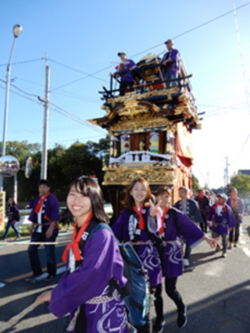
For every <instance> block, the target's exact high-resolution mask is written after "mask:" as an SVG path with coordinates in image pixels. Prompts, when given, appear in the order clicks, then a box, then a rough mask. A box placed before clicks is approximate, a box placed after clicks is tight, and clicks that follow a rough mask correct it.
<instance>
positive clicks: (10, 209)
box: [3, 197, 20, 239]
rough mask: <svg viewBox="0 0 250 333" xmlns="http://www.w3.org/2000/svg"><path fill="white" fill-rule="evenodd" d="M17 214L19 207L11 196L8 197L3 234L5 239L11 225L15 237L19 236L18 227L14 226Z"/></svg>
mask: <svg viewBox="0 0 250 333" xmlns="http://www.w3.org/2000/svg"><path fill="white" fill-rule="evenodd" d="M18 214H19V209H18V206H17V204H16V203H15V199H14V198H13V197H10V198H9V200H8V206H7V211H6V215H7V217H8V222H7V225H6V229H5V233H4V235H3V239H5V238H6V237H7V236H8V233H9V229H10V227H12V229H13V230H14V231H15V233H16V236H17V238H20V233H19V231H18V229H17V228H16V227H15V223H16V220H17V218H18Z"/></svg>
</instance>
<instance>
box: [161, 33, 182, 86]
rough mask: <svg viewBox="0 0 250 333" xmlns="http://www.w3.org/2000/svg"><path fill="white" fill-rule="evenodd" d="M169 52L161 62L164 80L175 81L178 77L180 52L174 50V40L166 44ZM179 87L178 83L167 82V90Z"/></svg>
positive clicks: (169, 40)
mask: <svg viewBox="0 0 250 333" xmlns="http://www.w3.org/2000/svg"><path fill="white" fill-rule="evenodd" d="M165 44H166V46H167V49H168V52H166V53H165V54H164V56H163V58H162V60H161V65H162V71H163V76H164V80H165V81H168V80H173V79H177V77H178V69H179V66H178V58H179V57H180V53H179V51H178V50H176V49H174V48H173V46H174V42H173V41H172V39H168V40H167V41H166V42H165ZM177 85H178V83H177V80H176V81H170V82H166V87H167V89H168V88H170V87H176V86H177Z"/></svg>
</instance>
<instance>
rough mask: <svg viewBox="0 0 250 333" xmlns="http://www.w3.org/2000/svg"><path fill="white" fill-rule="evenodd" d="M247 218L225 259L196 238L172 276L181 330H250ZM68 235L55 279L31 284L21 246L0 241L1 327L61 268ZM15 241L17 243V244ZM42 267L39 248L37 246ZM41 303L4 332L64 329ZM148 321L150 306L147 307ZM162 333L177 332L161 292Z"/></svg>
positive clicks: (190, 332) (171, 308) (172, 308)
mask: <svg viewBox="0 0 250 333" xmlns="http://www.w3.org/2000/svg"><path fill="white" fill-rule="evenodd" d="M249 234H250V217H246V218H245V220H244V225H243V228H242V234H241V242H240V245H239V247H238V248H234V249H232V250H231V251H228V256H227V258H226V259H223V258H221V253H216V254H215V252H214V251H213V250H211V249H210V248H209V246H208V245H207V244H206V243H205V242H202V243H201V244H200V245H199V246H198V247H197V248H195V249H194V250H193V252H192V255H191V268H189V269H187V270H186V271H185V273H184V275H183V276H181V277H180V278H179V279H178V290H179V292H180V293H181V294H182V297H183V300H184V302H185V303H186V305H187V307H188V324H187V326H186V327H185V328H183V329H182V330H181V332H183V333H212V332H213V333H250V310H249V309H250V280H249V278H250V237H249ZM69 239H70V234H62V236H61V237H59V238H58V241H59V242H60V244H59V245H58V246H57V259H58V263H59V271H61V274H59V275H58V276H57V278H56V279H55V281H53V282H51V283H49V284H48V283H45V282H43V281H39V282H37V283H36V284H31V283H28V282H25V280H24V278H25V277H26V276H28V275H29V274H30V266H29V261H28V256H27V246H28V245H24V244H22V243H19V244H15V243H14V242H13V243H8V244H6V245H3V246H1V245H0V281H1V282H4V283H6V286H5V287H4V288H2V289H0V332H1V325H2V327H3V325H4V324H5V323H6V322H7V321H9V320H10V319H11V318H12V317H13V316H15V315H17V314H18V313H20V312H21V311H23V310H24V309H25V308H27V307H28V306H30V305H31V304H32V303H33V302H34V300H35V298H36V296H37V295H39V294H40V293H41V292H42V291H43V290H46V289H49V288H53V286H54V285H55V284H56V283H57V281H58V280H59V278H60V276H61V275H62V270H63V269H64V266H62V265H61V255H62V252H63V249H64V248H65V245H66V244H67V242H68V240H69ZM20 244H21V245H20ZM39 252H40V257H41V263H42V267H46V260H45V253H44V249H43V248H41V249H40V250H39ZM47 306H48V305H47V304H42V305H39V306H38V307H36V308H35V309H34V310H33V311H31V312H29V313H28V314H27V315H26V316H25V317H24V318H22V320H20V321H19V322H18V323H17V324H16V325H14V326H13V327H11V328H10V329H8V330H5V331H4V332H6V333H7V332H22V333H29V332H32V333H34V332H35V333H44V332H46V333H52V332H53V333H59V332H66V327H67V324H68V318H67V317H64V318H61V319H57V318H55V317H54V316H53V315H52V314H50V313H49V312H48V310H47ZM151 312H152V318H153V319H154V316H155V314H154V309H153V308H152V311H151ZM164 314H165V321H166V325H165V328H164V333H170V332H171V333H175V332H180V329H179V328H178V327H177V325H176V316H177V313H176V309H175V305H174V304H173V302H172V301H171V300H170V299H169V298H168V297H167V295H166V294H165V293H164Z"/></svg>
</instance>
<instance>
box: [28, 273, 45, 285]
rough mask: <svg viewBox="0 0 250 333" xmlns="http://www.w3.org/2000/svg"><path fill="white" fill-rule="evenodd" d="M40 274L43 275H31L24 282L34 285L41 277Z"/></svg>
mask: <svg viewBox="0 0 250 333" xmlns="http://www.w3.org/2000/svg"><path fill="white" fill-rule="evenodd" d="M42 274H43V273H41V274H39V275H35V274H32V275H31V276H29V277H27V279H25V281H27V282H32V283H36V282H37V281H38V278H39V276H41V275H42Z"/></svg>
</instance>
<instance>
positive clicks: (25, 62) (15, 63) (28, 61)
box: [0, 58, 45, 67]
mask: <svg viewBox="0 0 250 333" xmlns="http://www.w3.org/2000/svg"><path fill="white" fill-rule="evenodd" d="M44 59H45V58H37V59H31V60H24V61H18V62H12V63H11V66H15V65H24V64H28V63H30V62H35V61H40V60H44ZM7 65H8V64H1V65H0V67H3V66H7Z"/></svg>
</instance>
